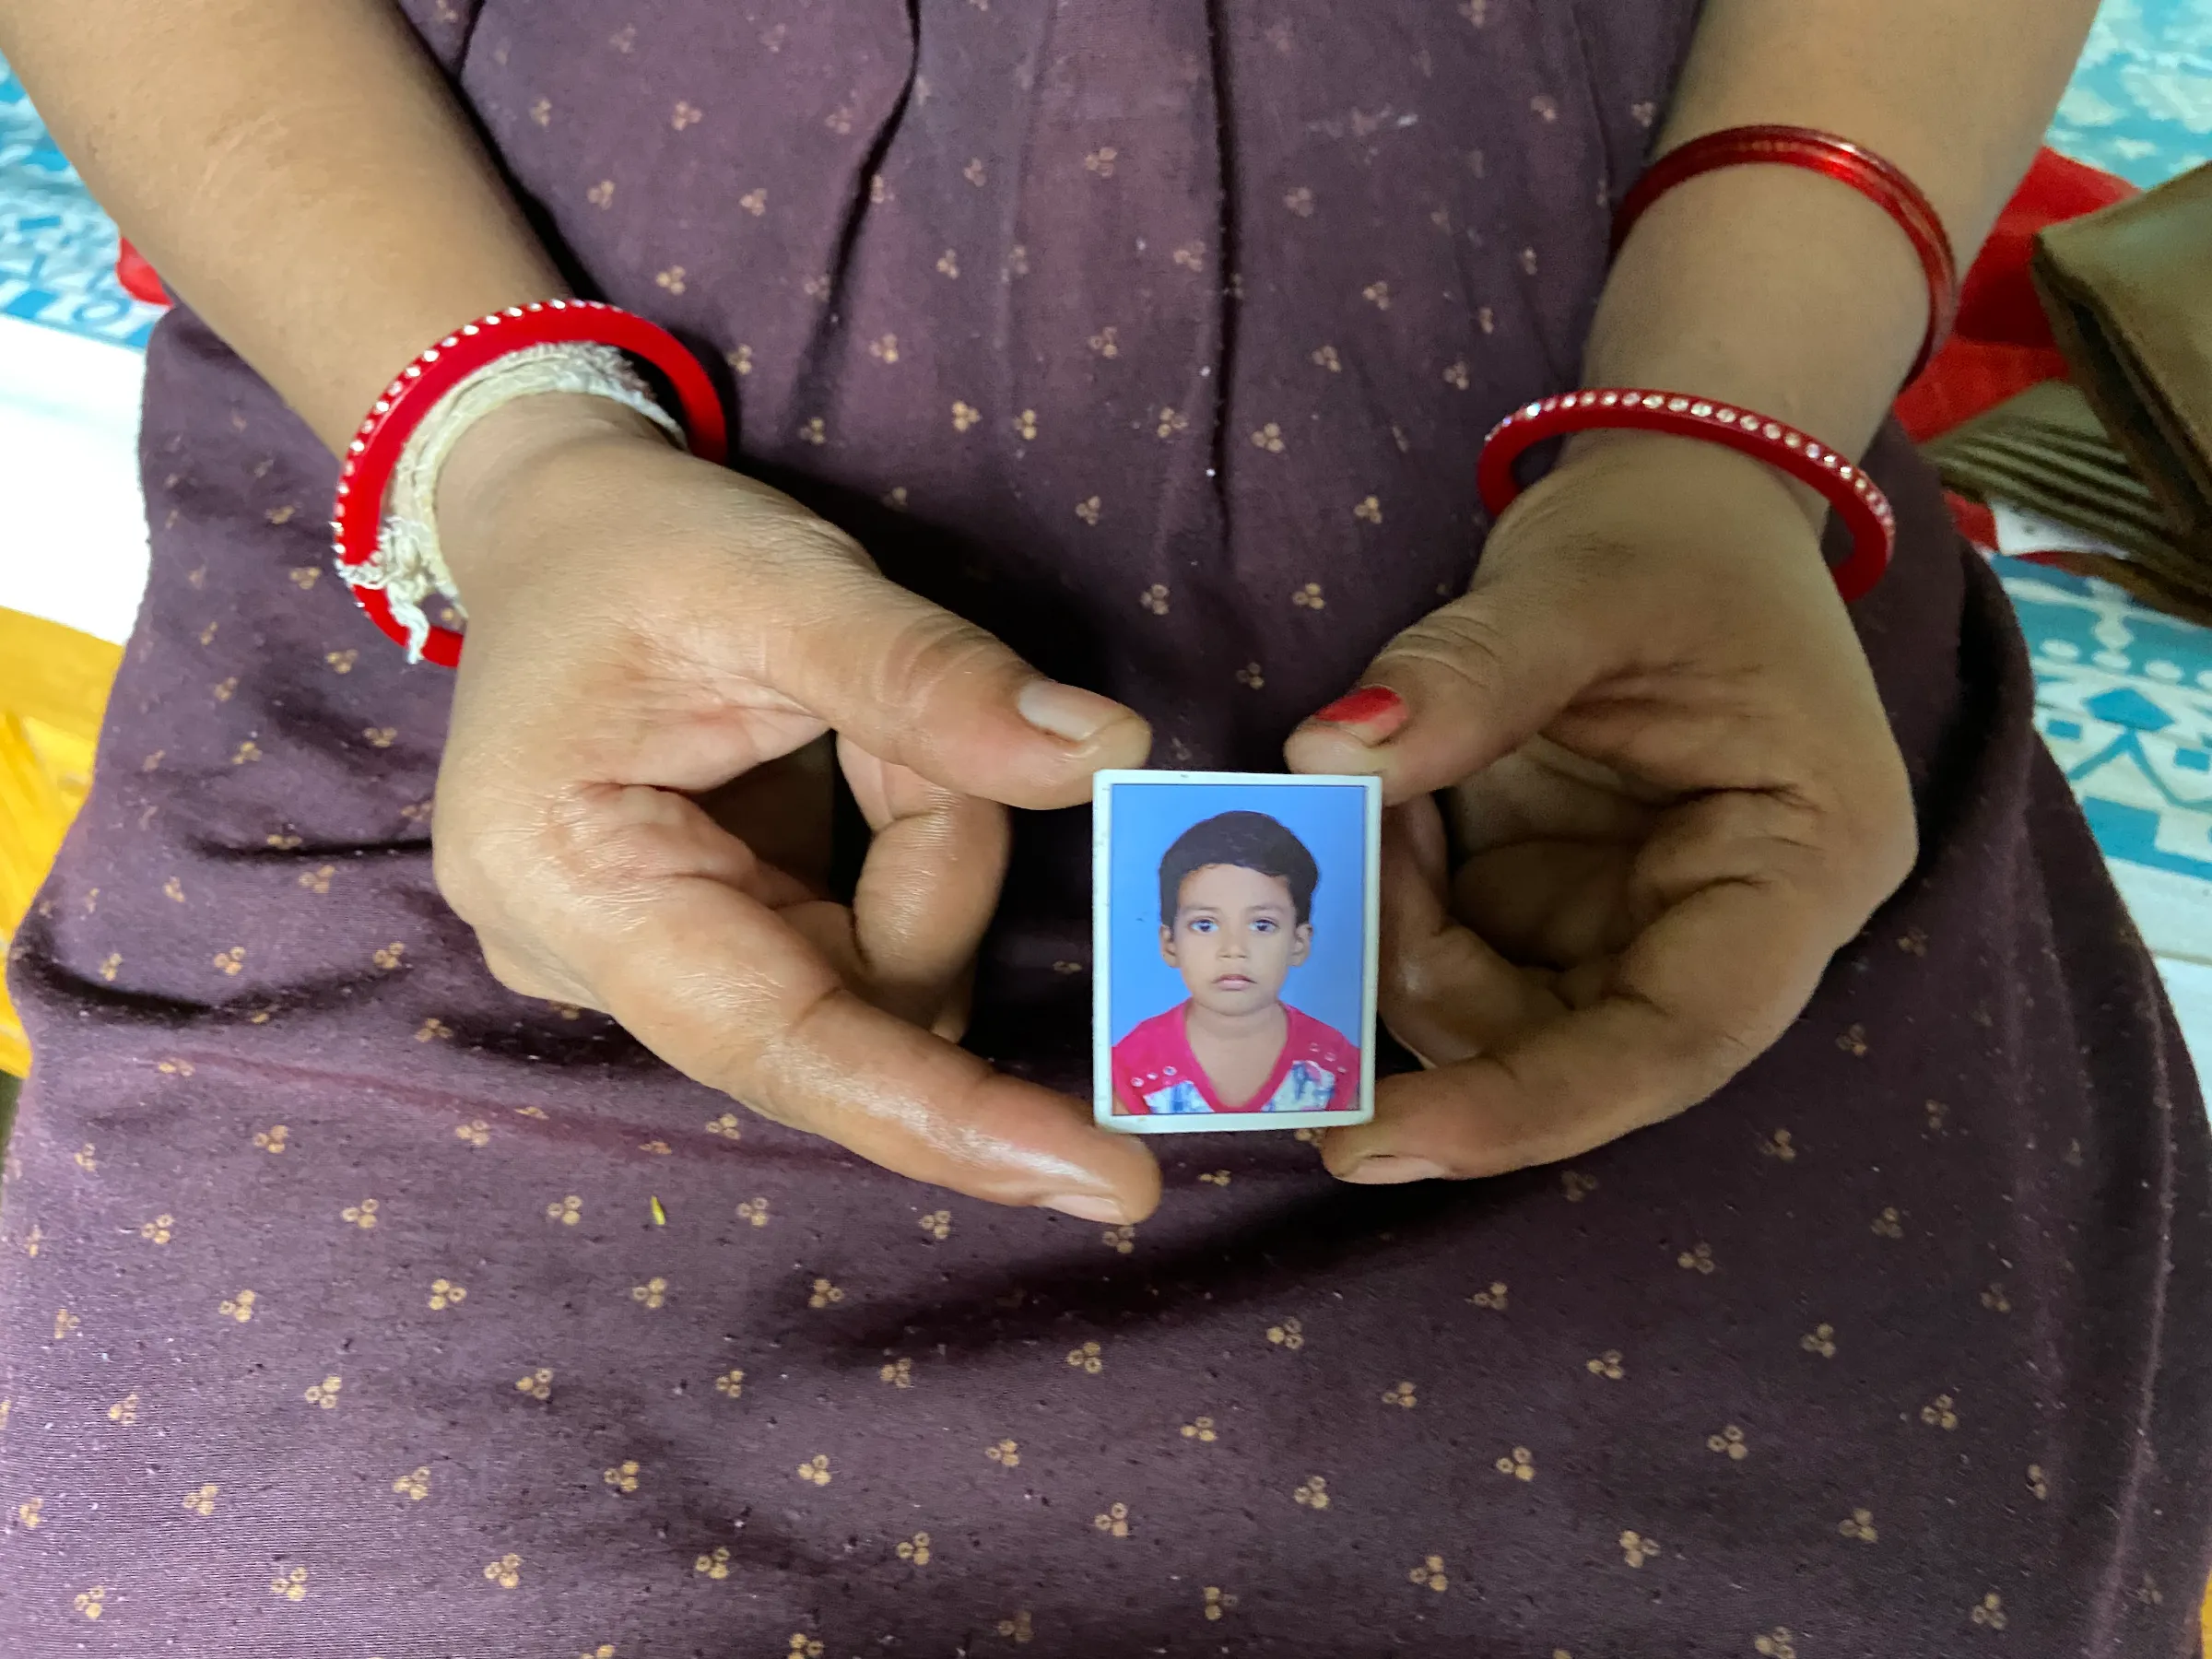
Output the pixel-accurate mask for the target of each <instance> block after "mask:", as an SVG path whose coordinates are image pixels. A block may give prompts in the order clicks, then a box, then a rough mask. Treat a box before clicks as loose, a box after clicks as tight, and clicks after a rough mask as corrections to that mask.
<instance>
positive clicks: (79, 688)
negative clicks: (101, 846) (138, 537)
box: [0, 609, 123, 1077]
mask: <svg viewBox="0 0 2212 1659" xmlns="http://www.w3.org/2000/svg"><path fill="white" fill-rule="evenodd" d="M122 664H123V651H122V648H121V647H120V646H115V645H111V644H109V643H108V642H107V641H105V640H96V639H94V638H93V637H92V636H91V635H90V634H83V633H79V632H77V631H76V629H74V628H64V627H63V626H62V625H61V624H60V623H58V622H48V621H45V620H43V619H42V618H38V617H27V616H25V615H23V613H22V612H20V611H12V610H6V609H0V950H5V948H6V945H7V943H8V941H9V940H10V939H11V938H12V937H13V936H14V935H15V931H16V928H17V927H18V925H19V924H21V923H22V920H23V915H24V912H26V911H28V910H29V908H30V900H31V898H32V896H33V895H34V894H35V893H37V891H38V890H39V884H40V883H41V881H43V880H45V879H46V872H47V871H48V869H50V868H51V867H52V866H53V855H54V854H55V853H58V852H59V851H60V850H61V845H62V836H63V834H64V833H65V831H66V830H68V828H69V820H70V819H71V818H75V817H76V809H77V808H78V807H79V806H83V805H84V802H85V794H86V792H87V791H88V790H89V789H90V788H91V786H92V750H93V746H94V745H95V743H96V742H97V741H98V739H99V737H100V715H101V714H102V713H103V712H105V710H106V709H107V706H108V688H109V687H110V686H112V684H113V683H114V680H115V670H116V669H117V668H119V667H120V666H122ZM29 1070H30V1045H29V1042H28V1041H26V1040H25V1038H24V1035H23V1026H22V1022H21V1021H20V1020H18V1018H16V1011H15V1008H14V1007H13V1006H11V1005H10V1004H9V1002H8V1000H7V992H6V986H5V983H0V1071H6V1072H13V1073H14V1074H15V1075H16V1076H18V1077H22V1076H24V1075H25V1074H26V1073H28V1072H29Z"/></svg>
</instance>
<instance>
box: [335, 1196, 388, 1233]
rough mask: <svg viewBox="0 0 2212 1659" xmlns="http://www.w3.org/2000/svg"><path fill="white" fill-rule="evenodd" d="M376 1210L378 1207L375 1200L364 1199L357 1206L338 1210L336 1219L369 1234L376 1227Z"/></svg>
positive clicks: (351, 1205) (350, 1205)
mask: <svg viewBox="0 0 2212 1659" xmlns="http://www.w3.org/2000/svg"><path fill="white" fill-rule="evenodd" d="M377 1209H378V1205H377V1201H376V1200H375V1199H373V1198H364V1199H362V1200H361V1201H360V1202H359V1204H349V1205H347V1206H346V1207H345V1208H344V1209H342V1210H340V1211H339V1212H338V1218H339V1219H340V1220H341V1221H344V1222H347V1224H349V1225H350V1226H354V1227H358V1228H359V1229H360V1230H362V1231H363V1232H370V1231H372V1230H374V1229H375V1227H376V1214H377Z"/></svg>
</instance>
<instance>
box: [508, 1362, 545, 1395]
mask: <svg viewBox="0 0 2212 1659" xmlns="http://www.w3.org/2000/svg"><path fill="white" fill-rule="evenodd" d="M514 1390H515V1392H516V1393H517V1394H528V1395H529V1396H530V1397H531V1398H532V1399H534V1400H549V1399H551V1398H552V1397H553V1373H552V1372H551V1371H548V1370H547V1369H546V1368H545V1367H543V1366H540V1367H539V1368H538V1369H537V1370H535V1371H525V1372H524V1374H523V1375H521V1376H519V1377H517V1378H516V1379H515V1380H514Z"/></svg>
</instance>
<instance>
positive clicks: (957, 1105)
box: [435, 394, 1159, 1222]
mask: <svg viewBox="0 0 2212 1659" xmlns="http://www.w3.org/2000/svg"><path fill="white" fill-rule="evenodd" d="M438 513H439V524H440V531H441V539H442V541H443V545H444V548H445V552H446V557H447V559H448V562H449V564H450V566H451V567H452V569H453V574H454V579H455V582H457V584H458V585H459V587H460V590H461V594H462V597H463V599H464V601H465V604H466V605H467V607H468V614H469V622H468V645H467V649H466V650H465V653H463V660H462V665H461V668H460V671H459V677H458V684H457V686H456V688H455V693H454V700H453V724H452V727H451V730H450V733H449V735H448V737H447V740H446V747H445V754H444V760H443V763H442V765H441V770H440V772H439V780H438V801H437V813H436V818H435V823H436V846H435V851H436V870H437V877H438V883H439V887H440V888H441V890H442V891H443V893H444V895H445V898H446V900H447V901H448V902H449V903H451V904H452V906H453V909H454V911H455V912H457V913H458V914H459V915H460V916H461V917H462V919H463V920H464V921H465V922H467V923H468V924H470V925H471V926H473V927H474V928H475V929H476V930H477V937H478V939H479V940H480V941H481V942H482V945H483V947H484V955H485V960H486V962H487V963H488V966H489V967H490V969H491V971H492V973H493V974H494V975H495V976H496V977H497V978H498V979H499V980H500V982H501V983H503V984H505V985H507V986H508V987H509V988H511V989H512V990H515V991H518V992H521V993H522V994H525V995H530V996H541V997H547V998H553V999H558V1000H560V1001H565V1002H570V1003H574V1004H578V1005H580V1006H589V1007H593V1008H597V1009H600V1010H602V1011H604V1012H606V1013H607V1014H609V1015H612V1016H613V1017H614V1018H616V1019H618V1020H619V1021H620V1022H621V1023H622V1024H623V1025H624V1026H625V1027H627V1028H628V1029H629V1030H630V1031H631V1032H632V1033H633V1034H634V1035H635V1036H636V1037H637V1038H638V1039H639V1040H640V1041H641V1042H643V1043H644V1044H645V1045H646V1046H647V1047H648V1048H650V1049H652V1050H653V1052H654V1053H657V1054H659V1055H660V1056H661V1057H662V1058H663V1059H665V1060H666V1061H667V1062H668V1063H669V1064H670V1065H674V1066H676V1067H677V1069H678V1070H680V1071H682V1072H684V1073H686V1074H687V1075H688V1076H690V1077H695V1078H697V1079H699V1080H700V1082H703V1083H706V1084H708V1085H710V1086H712V1087H713V1088H719V1089H721V1090H723V1091H724V1092H725V1093H727V1094H729V1095H731V1096H733V1097H735V1099H736V1100H740V1101H742V1102H744V1103H745V1104H746V1105H747V1106H748V1107H750V1108H752V1109H753V1110H754V1111H756V1112H760V1113H761V1114H762V1115H763V1116H766V1117H768V1118H771V1119H772V1120H774V1121H775V1122H778V1123H781V1124H789V1125H792V1126H794V1127H796V1128H800V1129H805V1130H807V1131H809V1132H811V1133H813V1134H817V1135H824V1136H826V1137H828V1138H829V1139H831V1140H834V1141H837V1142H839V1143H841V1145H843V1146H845V1147H850V1148H852V1149H853V1151H855V1152H857V1153H859V1154H860V1155H861V1156H863V1157H865V1158H867V1159H872V1160H874V1161H875V1162H877V1163H879V1164H881V1165H883V1166H885V1167H886V1168H888V1169H891V1170H895V1171H899V1172H900V1173H901V1174H905V1175H911V1176H912V1177H914V1178H916V1179H917V1180H921V1181H926V1182H934V1183H935V1184H938V1185H941V1186H947V1187H951V1188H953V1189H955V1190H956V1191H959V1192H962V1193H966V1194H971V1195H972V1196H975V1197H979V1198H986V1199H990V1200H992V1201H994V1202H996V1203H1001V1204H1011V1205H1035V1206H1046V1207H1050V1208H1054V1209H1060V1210H1065V1211H1067V1212H1069V1213H1071V1214H1074V1215H1078V1216H1081V1217H1084V1218H1087V1219H1092V1220H1105V1221H1114V1222H1124V1221H1134V1220H1136V1219H1139V1218H1142V1217H1143V1216H1145V1215H1147V1214H1148V1213H1149V1212H1150V1211H1151V1209H1152V1208H1153V1206H1154V1205H1155V1204H1156V1203H1157V1202H1158V1200H1159V1171H1158V1167H1157V1166H1156V1165H1155V1163H1154V1162H1153V1160H1152V1158H1151V1155H1150V1154H1149V1152H1147V1150H1146V1149H1145V1147H1143V1146H1141V1145H1140V1144H1139V1143H1137V1142H1135V1141H1134V1140H1132V1139H1130V1138H1129V1137H1126V1136H1122V1135H1112V1134H1109V1133H1107V1132H1105V1131H1103V1130H1100V1129H1099V1128H1097V1127H1095V1126H1094V1125H1093V1124H1092V1123H1091V1122H1090V1113H1089V1111H1088V1108H1087V1107H1085V1106H1084V1105H1082V1104H1081V1103H1079V1102H1077V1101H1076V1100H1071V1099H1069V1098H1068V1097H1066V1096H1064V1095H1060V1094H1056V1093H1054V1092H1053V1091H1051V1090H1048V1089H1044V1088H1039V1087H1037V1086H1035V1085H1033V1084H1030V1083H1026V1082H1022V1081H1019V1080H1018V1079H1016V1078H1013V1077H1006V1076H1003V1075H1001V1074H999V1073H997V1072H994V1070H993V1069H992V1068H991V1067H990V1066H989V1065H987V1064H985V1063H984V1062H983V1061H982V1060H981V1059H979V1058H977V1057H976V1056H974V1055H973V1054H971V1053H967V1052H966V1051H964V1050H962V1049H960V1048H959V1047H958V1046H956V1044H955V1042H954V1041H951V1040H949V1039H950V1038H951V1037H953V1036H957V1034H958V1026H959V1019H960V1004H961V999H962V997H963V995H964V990H963V987H964V982H965V976H966V973H967V970H968V966H969V962H970V959H971V957H972V955H973V952H974V948H975V946H976V944H977V942H978V941H979V940H980V939H981V937H982V932H983V929H984V927H985V926H986V925H987V924H988V922H989V920H990V916H991V912H992V911H993V909H994V907H995V904H996V902H997V897H998V886H999V880H1000V877H1001V874H1002V872H1003V868H1004V863H1005V852H1006V822H1005V814H1004V806H1015V807H1026V808H1045V807H1056V806H1072V805H1075V804H1077V803H1078V802H1081V801H1083V800H1085V799H1087V798H1088V794H1089V789H1090V777H1091V774H1092V772H1094V771H1098V770H1100V768H1104V767H1120V766H1135V765H1138V764H1141V763H1142V761H1143V760H1144V759H1145V756H1146V753H1147V750H1148V748H1149V747H1150V741H1151V739H1150V733H1149V731H1148V729H1147V726H1146V725H1145V724H1144V722H1143V721H1142V720H1140V719H1139V718H1138V717H1137V716H1136V715H1135V714H1134V713H1132V712H1130V711H1129V710H1127V709H1125V708H1124V707H1122V706H1121V705H1120V704H1118V703H1114V702H1112V701H1109V700H1107V699H1105V698H1102V697H1099V696H1095V695H1093V694H1092V693H1089V692H1087V691H1082V690H1079V689H1077V688H1073V687H1068V686H1063V685H1059V684H1057V683H1055V682H1053V681H1051V680H1048V679H1046V678H1044V677H1042V676H1041V675H1039V674H1038V673H1037V672H1036V670H1034V669H1032V668H1030V666H1029V665H1027V664H1025V663H1023V662H1022V661H1021V660H1020V659H1019V658H1018V657H1017V656H1016V655H1015V654H1014V653H1012V652H1011V651H1009V650H1008V649H1007V648H1006V646H1004V645H1003V644H1001V643H1000V642H999V641H996V640H994V639H993V638H992V637H991V636H990V635H988V634H986V633H984V632H983V631H982V630H981V629H977V628H975V627H973V626H971V625H970V624H969V623H966V622H964V621H962V620H960V619H959V618H957V617H954V616H953V615H951V614H950V613H948V612H947V611H944V610H942V609H940V608H938V607H937V606H934V605H931V604H929V603H927V602H926V601H924V600H923V599H922V598H920V597H918V596H917V595H915V594H912V593H909V592H908V591H906V590H905V589H903V588H900V587H898V586H896V585H894V584H893V583H891V582H887V581H885V580H884V579H883V577H882V576H881V575H880V574H878V573H877V570H876V568H875V566H874V565H873V564H872V563H871V562H870V561H869V559H868V558H867V556H866V554H865V553H864V552H863V551H862V550H861V548H860V547H858V545H857V544H855V543H854V542H853V539H852V538H851V537H850V536H848V535H845V534H844V533H843V532H842V531H840V530H838V529H836V528H835V527H833V526H831V525H830V524H826V523H824V522H823V521H822V520H821V519H819V518H818V517H816V516H815V515H814V514H812V513H811V512H807V511H806V509H805V508H803V507H801V506H800V505H799V504H798V503H797V502H795V501H794V500H791V499H790V498H789V497H786V496H784V495H782V494H780V493H778V492H777V491H775V490H772V489H770V488H767V487H766V486H764V485H761V484H759V483H756V482H754V481H752V480H751V479H748V478H746V477H742V476H740V475H738V474H736V473H735V472H731V471H729V470H727V469H725V468H723V467H718V466H713V465H708V464H706V463H703V462H700V461H697V460H694V459H692V458H690V457H689V456H687V455H683V454H681V453H677V452H676V451H675V450H672V449H671V448H670V447H669V446H668V445H667V443H666V442H665V441H664V440H663V439H662V438H661V437H660V435H659V434H658V433H656V432H654V431H653V429H651V428H650V427H648V426H647V425H646V424H645V423H644V422H643V421H641V420H640V419H638V418H636V417H635V416H632V415H631V414H629V412H628V411H626V410H623V409H621V408H620V407H618V406H615V405H612V404H608V403H605V402H602V401H599V400H596V399H591V398H584V397H570V396H566V395H556V394H547V395H543V396H538V397H533V398H528V399H524V400H521V401H519V402H517V403H515V404H512V405H509V406H507V407H506V408H504V409H501V410H500V411H499V412H498V413H496V414H494V415H492V416H490V417H488V418H486V419H485V420H484V421H482V422H481V423H479V425H478V426H477V428H475V429H471V431H470V432H469V433H468V435H467V436H466V437H465V439H464V440H463V441H462V444H461V445H460V447H459V448H458V449H457V450H456V452H455V453H454V455H453V460H452V462H451V463H450V464H449V465H448V467H447V469H446V472H445V474H444V477H443V478H442V479H441V486H440V491H439V507H438ZM830 731H834V732H836V733H837V734H838V735H839V747H840V756H841V761H842V763H843V765H844V769H845V772H846V776H847V778H848V780H849V781H850V782H852V784H853V789H854V794H855V795H856V797H857V798H858V800H859V801H860V804H861V806H862V808H863V810H864V812H865V814H866V815H867V817H868V819H869V822H870V827H871V829H872V830H873V831H874V837H873V840H872V841H871V843H870V849H869V853H868V856H867V861H866V864H865V867H864V870H863V873H862V877H861V880H860V885H859V889H858V891H857V893H856V894H855V896H854V900H853V905H852V906H851V908H850V910H847V909H846V908H845V907H843V906H841V905H837V904H833V903H830V902H829V901H827V900H825V899H824V898H823V896H822V895H821V894H819V893H818V892H817V891H816V890H814V889H813V888H811V887H810V886H809V885H808V884H807V883H806V882H805V881H803V880H801V879H800V878H799V877H796V876H794V875H793V874H792V873H791V872H789V871H786V870H783V869H780V868H778V867H777V866H775V865H772V864H770V863H768V862H767V861H766V860H764V859H763V858H761V857H759V856H758V855H756V853H754V851H753V850H752V849H751V848H750V847H748V846H747V843H746V842H745V841H742V840H740V839H738V837H736V836H735V835H733V834H731V833H729V832H728V831H727V830H724V829H723V828H722V827H720V825H718V824H717V823H716V822H715V820H714V819H713V818H712V817H710V815H709V813H708V812H707V811H706V810H705V809H704V808H702V807H701V806H700V804H699V802H698V801H697V800H696V799H694V798H693V797H696V796H699V795H701V794H706V793H708V792H710V791H713V790H716V789H718V788H720V787H721V786H723V785H724V784H727V783H729V782H731V781H732V780H733V779H737V778H740V777H742V776H743V775H745V774H748V773H755V772H757V771H759V769H760V768H763V767H764V766H770V765H771V764H772V763H774V762H776V761H778V760H780V759H782V758H783V757H786V756H791V755H794V754H795V753H796V752H797V751H799V750H801V749H803V748H805V747H806V746H807V745H810V744H812V743H814V742H815V741H816V740H817V739H818V738H819V737H821V736H822V735H823V734H824V733H826V732H830ZM1001 804H1003V805H1001Z"/></svg>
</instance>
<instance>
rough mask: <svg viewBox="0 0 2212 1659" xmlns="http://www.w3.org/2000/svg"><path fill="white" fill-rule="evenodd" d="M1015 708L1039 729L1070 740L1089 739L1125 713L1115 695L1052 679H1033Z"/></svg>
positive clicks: (1017, 700) (1024, 689) (1078, 741)
mask: <svg viewBox="0 0 2212 1659" xmlns="http://www.w3.org/2000/svg"><path fill="white" fill-rule="evenodd" d="M1014 709H1015V712H1017V713H1018V714H1019V715H1020V716H1021V717H1022V718H1023V719H1024V720H1026V721H1028V722H1029V723H1030V724H1031V725H1033V726H1035V727H1036V728H1037V729H1038V730H1039V731H1041V732H1050V733H1051V734H1052V735H1053V736H1055V737H1065V738H1066V739H1067V741H1068V742H1070V743H1087V742H1088V741H1089V740H1090V739H1091V738H1093V737H1095V736H1097V735H1099V733H1100V732H1101V731H1102V730H1104V729H1105V728H1106V727H1107V726H1109V725H1112V724H1113V723H1114V722H1115V721H1117V720H1119V719H1121V718H1122V717H1123V716H1124V713H1125V711H1124V709H1123V707H1122V705H1121V704H1120V703H1117V702H1115V701H1114V700H1112V698H1109V697H1100V696H1099V695H1098V694H1097V693H1096V692H1094V691H1085V690H1083V689H1081V688H1079V687H1076V686H1064V685H1062V684H1061V683H1060V682H1059V681H1058V680H1048V679H1035V680H1031V681H1030V683H1029V684H1028V685H1026V686H1024V687H1023V688H1021V694H1020V695H1019V696H1018V697H1017V698H1015V700H1014Z"/></svg>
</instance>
